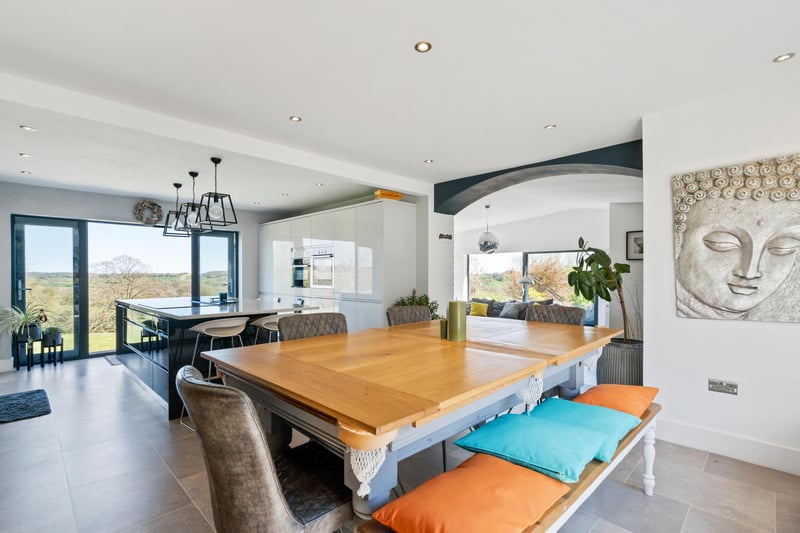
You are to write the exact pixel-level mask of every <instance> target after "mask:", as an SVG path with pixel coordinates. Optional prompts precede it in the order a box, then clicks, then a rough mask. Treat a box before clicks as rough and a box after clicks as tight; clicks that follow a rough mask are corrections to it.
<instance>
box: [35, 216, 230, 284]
mask: <svg viewBox="0 0 800 533" xmlns="http://www.w3.org/2000/svg"><path fill="white" fill-rule="evenodd" d="M162 232H163V230H162V229H161V228H151V227H144V226H133V225H125V224H105V223H97V222H90V223H89V238H88V251H89V265H90V268H91V265H93V264H95V263H99V262H102V261H109V260H111V259H113V258H114V257H117V256H120V255H129V256H131V257H135V258H137V259H139V260H140V261H142V262H143V263H144V264H146V265H147V267H148V270H149V272H152V273H183V272H189V271H190V270H191V249H190V239H187V238H180V237H164V236H163V234H162ZM203 242H204V243H206V246H208V247H210V249H209V248H206V249H205V250H204V251H205V252H206V253H203V254H202V264H201V268H200V270H201V272H208V271H210V270H227V268H228V262H227V260H228V257H227V248H226V245H223V244H224V243H225V239H222V238H219V239H213V240H212V239H210V238H204V239H203ZM72 256H73V250H72V228H68V227H54V226H34V225H26V227H25V267H26V270H27V271H28V272H72Z"/></svg>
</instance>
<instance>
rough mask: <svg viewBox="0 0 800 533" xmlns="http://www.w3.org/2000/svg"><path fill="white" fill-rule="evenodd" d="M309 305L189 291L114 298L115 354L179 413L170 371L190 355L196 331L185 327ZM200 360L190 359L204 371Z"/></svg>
mask: <svg viewBox="0 0 800 533" xmlns="http://www.w3.org/2000/svg"><path fill="white" fill-rule="evenodd" d="M314 309H318V307H315V306H307V305H302V304H301V303H295V304H292V303H291V302H287V303H286V305H282V304H280V303H279V304H277V305H276V304H274V303H272V302H269V301H264V302H262V301H260V300H236V299H230V300H228V301H227V302H220V301H219V300H218V299H210V298H201V299H200V300H192V299H191V298H189V297H181V298H147V299H133V300H117V320H116V326H117V327H116V330H117V336H116V353H117V358H118V359H119V361H120V362H121V363H122V364H123V365H125V367H126V368H128V370H130V371H131V372H132V373H133V374H134V375H135V376H136V377H138V378H139V379H140V380H141V381H142V382H143V383H144V384H145V385H147V386H148V387H149V388H150V389H152V390H153V391H154V392H155V393H156V394H157V395H158V396H159V397H161V399H163V400H164V401H165V402H166V404H167V410H168V413H169V418H170V419H173V418H178V417H179V416H180V414H181V406H182V403H181V400H180V398H179V397H178V391H177V389H176V388H175V375H176V374H177V372H178V369H179V368H180V367H181V366H183V365H188V364H190V363H191V360H192V350H193V348H194V343H195V335H194V333H193V332H188V335H187V331H188V329H189V328H191V327H192V326H194V325H196V324H199V323H201V322H205V321H207V320H214V319H217V318H233V317H239V316H246V317H250V318H251V319H254V318H258V317H261V316H265V315H273V314H278V313H300V312H303V311H309V310H314ZM245 333H247V332H245ZM243 339H244V340H245V343H249V342H251V339H252V335H243ZM200 348H201V349H207V344H205V345H204V344H203V343H202V342H201V345H200ZM204 364H205V361H204V360H202V359H200V358H199V357H198V358H197V360H196V361H195V365H199V367H201V370H203V371H204V372H205V371H206V369H205V368H202V366H203V365H204Z"/></svg>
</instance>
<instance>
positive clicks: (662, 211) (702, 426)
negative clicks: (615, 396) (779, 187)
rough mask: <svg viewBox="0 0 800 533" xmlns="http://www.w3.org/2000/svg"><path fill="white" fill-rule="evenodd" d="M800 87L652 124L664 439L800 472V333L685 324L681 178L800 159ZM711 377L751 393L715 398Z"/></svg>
mask: <svg viewBox="0 0 800 533" xmlns="http://www.w3.org/2000/svg"><path fill="white" fill-rule="evenodd" d="M798 123H800V94H798V92H797V85H796V84H792V85H790V84H786V85H782V86H771V87H761V88H757V89H750V90H747V91H741V92H738V93H733V94H730V95H727V96H725V97H720V98H716V99H714V100H711V101H702V102H696V103H693V104H691V105H686V106H683V107H679V108H675V109H671V110H668V111H665V112H662V113H658V114H654V115H651V116H647V117H645V118H644V120H643V133H644V135H643V137H644V232H645V235H646V236H647V248H646V249H645V257H646V259H645V261H644V274H645V276H644V301H645V308H644V323H645V330H646V331H647V341H646V344H645V367H644V377H645V383H646V384H648V385H654V386H657V387H660V388H661V392H660V394H659V396H658V401H659V402H660V403H661V404H662V405H663V407H664V410H663V411H662V416H661V421H660V422H659V437H660V438H663V439H665V440H669V441H672V442H677V443H680V444H684V445H687V446H692V447H695V448H700V449H706V450H710V451H713V452H716V453H720V454H722V455H727V456H731V457H735V458H738V459H742V460H745V461H748V462H752V463H756V464H761V465H765V466H769V467H772V468H777V469H780V470H784V471H787V472H792V473H794V474H800V403H798V402H797V401H796V399H795V397H794V396H795V395H794V389H795V388H797V361H798V338H800V337H799V336H798V332H800V324H789V323H768V322H751V321H724V320H706V319H686V318H677V316H676V312H675V272H674V266H673V265H674V264H673V250H672V200H671V190H670V177H671V176H672V175H673V174H676V173H679V172H682V171H690V170H695V169H702V168H708V167H712V166H715V165H722V164H727V163H738V162H743V161H748V160H752V159H758V158H760V157H769V156H776V155H781V154H788V153H798V152H800V128H798V127H797V124H798ZM709 377H714V378H722V379H726V380H731V381H735V382H737V383H738V384H739V395H738V396H731V395H727V394H720V393H714V392H709V391H708V390H707V379H708V378H709Z"/></svg>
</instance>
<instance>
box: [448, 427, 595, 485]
mask: <svg viewBox="0 0 800 533" xmlns="http://www.w3.org/2000/svg"><path fill="white" fill-rule="evenodd" d="M605 440H606V437H605V435H603V434H602V433H598V432H596V431H592V430H590V429H586V428H584V427H579V426H570V425H568V424H564V423H562V422H555V421H553V420H546V419H544V418H534V417H532V416H528V415H504V416H500V417H498V418H496V419H494V420H492V421H491V422H489V423H488V424H486V425H485V426H483V427H481V428H479V429H476V430H475V431H473V432H472V433H469V434H468V435H465V436H464V437H461V438H460V439H458V440H457V441H456V445H457V446H460V447H462V448H464V449H466V450H470V451H473V452H482V453H486V454H489V455H494V456H495V457H500V458H501V459H505V460H506V461H510V462H512V463H514V464H518V465H520V466H525V467H528V468H531V469H533V470H536V471H538V472H541V473H542V474H545V475H548V476H550V477H554V478H556V479H558V480H560V481H566V482H567V483H575V482H576V481H578V477H579V476H580V475H581V472H583V469H584V467H585V466H586V463H588V462H589V461H591V460H592V458H593V457H594V456H595V454H596V453H597V450H599V449H600V446H602V445H603V443H604V442H605Z"/></svg>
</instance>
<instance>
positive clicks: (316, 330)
mask: <svg viewBox="0 0 800 533" xmlns="http://www.w3.org/2000/svg"><path fill="white" fill-rule="evenodd" d="M278 331H279V333H280V338H281V340H282V341H290V340H292V339H304V338H306V337H319V336H320V335H333V334H336V333H347V319H346V318H345V316H344V315H343V314H342V313H308V314H303V313H296V314H292V315H286V316H282V317H281V318H280V320H278Z"/></svg>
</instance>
